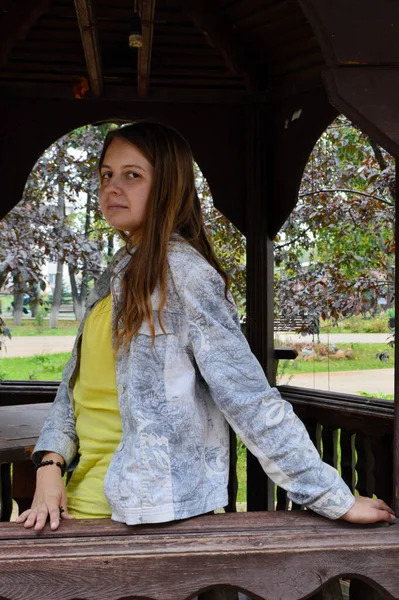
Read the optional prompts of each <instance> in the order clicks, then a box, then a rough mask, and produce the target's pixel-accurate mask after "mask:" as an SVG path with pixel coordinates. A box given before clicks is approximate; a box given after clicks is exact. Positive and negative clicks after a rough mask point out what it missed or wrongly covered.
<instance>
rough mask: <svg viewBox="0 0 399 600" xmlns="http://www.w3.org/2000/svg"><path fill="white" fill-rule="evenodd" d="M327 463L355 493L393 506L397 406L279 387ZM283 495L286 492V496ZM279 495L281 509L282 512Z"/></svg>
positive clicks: (322, 392)
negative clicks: (395, 408) (336, 469)
mask: <svg viewBox="0 0 399 600" xmlns="http://www.w3.org/2000/svg"><path fill="white" fill-rule="evenodd" d="M279 389H280V392H281V395H282V397H283V398H284V399H285V400H288V401H289V402H291V404H292V405H293V407H294V410H295V412H296V414H297V415H298V416H299V418H300V419H301V420H302V421H303V422H304V424H305V425H306V428H307V430H308V432H309V435H310V437H311V439H312V441H313V442H314V444H315V446H316V448H317V449H318V450H319V452H320V454H321V456H322V458H323V460H324V461H325V462H326V463H328V464H330V465H332V466H334V467H336V468H338V470H339V471H340V472H341V474H342V477H343V479H344V480H345V482H346V483H347V485H348V486H349V487H350V488H351V489H352V491H353V492H355V491H356V492H358V493H359V494H360V495H362V496H372V495H373V494H375V495H376V496H378V497H379V498H382V499H383V500H385V501H386V502H387V503H388V504H391V502H392V493H393V488H392V483H393V423H394V404H393V402H392V401H390V400H380V399H377V398H362V397H359V396H353V395H349V394H347V395H344V394H338V393H334V392H325V391H319V390H309V389H302V388H297V387H291V386H280V388H279ZM284 494H285V492H284ZM284 494H283V492H282V491H280V492H279V493H278V497H279V499H280V500H279V502H278V509H281V508H285V506H283V504H284V503H283V502H282V497H283V495H284Z"/></svg>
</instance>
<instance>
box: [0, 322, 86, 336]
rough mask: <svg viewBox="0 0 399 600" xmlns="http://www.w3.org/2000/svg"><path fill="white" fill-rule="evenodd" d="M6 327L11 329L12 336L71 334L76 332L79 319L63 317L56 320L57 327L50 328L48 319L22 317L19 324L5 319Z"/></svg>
mask: <svg viewBox="0 0 399 600" xmlns="http://www.w3.org/2000/svg"><path fill="white" fill-rule="evenodd" d="M5 322H6V325H7V327H9V328H10V329H11V335H12V336H13V337H20V336H45V335H46V336H47V335H73V336H75V335H76V334H77V332H78V327H79V321H73V320H72V319H65V320H59V321H58V327H57V329H50V327H49V326H48V320H44V321H43V322H41V321H40V320H37V319H24V320H23V321H22V324H21V325H13V322H12V319H5Z"/></svg>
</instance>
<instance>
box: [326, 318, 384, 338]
mask: <svg viewBox="0 0 399 600" xmlns="http://www.w3.org/2000/svg"><path fill="white" fill-rule="evenodd" d="M388 319H389V316H388V315H387V314H386V313H383V312H381V313H379V314H378V315H376V316H375V317H372V318H371V317H367V318H364V317H363V316H362V315H354V316H352V317H348V318H347V319H343V320H342V321H340V322H339V323H338V326H333V325H332V323H331V322H329V321H320V333H328V332H329V333H386V334H387V335H388V334H389V327H388Z"/></svg>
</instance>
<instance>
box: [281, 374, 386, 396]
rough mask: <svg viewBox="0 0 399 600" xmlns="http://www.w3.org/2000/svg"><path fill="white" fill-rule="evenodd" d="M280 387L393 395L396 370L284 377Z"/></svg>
mask: <svg viewBox="0 0 399 600" xmlns="http://www.w3.org/2000/svg"><path fill="white" fill-rule="evenodd" d="M278 384H279V385H285V384H288V385H295V386H298V387H305V388H311V389H317V390H328V391H330V392H340V393H343V394H359V392H367V393H369V394H375V395H376V396H379V395H380V394H381V393H382V394H393V388H394V369H370V370H369V371H334V372H333V373H300V374H298V375H293V376H292V377H290V376H289V375H284V376H283V377H281V379H280V380H279V382H278Z"/></svg>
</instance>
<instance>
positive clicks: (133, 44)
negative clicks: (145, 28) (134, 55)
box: [129, 0, 143, 48]
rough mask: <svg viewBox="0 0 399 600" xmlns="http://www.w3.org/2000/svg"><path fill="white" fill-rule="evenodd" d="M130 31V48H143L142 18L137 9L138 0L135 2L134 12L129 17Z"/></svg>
mask: <svg viewBox="0 0 399 600" xmlns="http://www.w3.org/2000/svg"><path fill="white" fill-rule="evenodd" d="M129 31H130V33H129V46H130V48H141V47H142V46H143V34H142V29H141V18H140V15H139V13H138V9H137V0H135V2H134V12H133V14H132V15H131V17H130V18H129Z"/></svg>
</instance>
